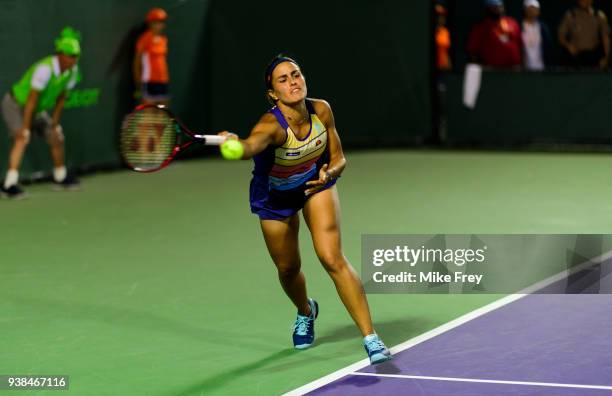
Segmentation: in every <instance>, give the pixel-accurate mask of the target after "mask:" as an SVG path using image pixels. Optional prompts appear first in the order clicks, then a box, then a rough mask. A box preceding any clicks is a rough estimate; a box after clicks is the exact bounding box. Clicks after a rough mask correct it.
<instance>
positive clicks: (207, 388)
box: [173, 348, 296, 396]
mask: <svg viewBox="0 0 612 396" xmlns="http://www.w3.org/2000/svg"><path fill="white" fill-rule="evenodd" d="M295 354H296V351H295V350H294V349H293V348H287V349H283V350H281V351H278V352H276V353H273V354H271V355H269V356H266V357H264V358H262V359H259V360H255V361H253V362H251V363H248V364H243V365H241V366H238V367H236V368H234V369H231V370H229V371H225V372H224V373H223V374H219V375H215V376H213V377H210V378H208V379H206V380H204V381H202V382H200V383H198V384H196V385H194V386H192V387H190V388H189V389H184V390H182V391H179V392H178V393H176V395H178V396H188V395H202V394H206V393H208V392H213V391H215V390H218V389H219V388H222V387H223V386H225V385H227V384H228V383H230V382H232V381H235V380H237V379H238V378H239V377H241V376H244V375H248V374H251V372H252V371H255V370H260V369H261V368H262V367H264V366H267V365H268V364H271V363H274V362H276V361H278V360H281V359H284V358H287V357H289V356H291V355H295ZM173 394H174V393H173Z"/></svg>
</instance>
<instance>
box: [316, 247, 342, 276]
mask: <svg viewBox="0 0 612 396" xmlns="http://www.w3.org/2000/svg"><path fill="white" fill-rule="evenodd" d="M318 256H319V261H320V262H321V264H322V265H323V268H325V270H326V271H327V272H329V273H330V274H334V273H339V272H341V271H343V270H344V269H345V268H346V260H345V259H344V257H343V256H342V254H339V253H335V252H329V253H322V254H319V255H318Z"/></svg>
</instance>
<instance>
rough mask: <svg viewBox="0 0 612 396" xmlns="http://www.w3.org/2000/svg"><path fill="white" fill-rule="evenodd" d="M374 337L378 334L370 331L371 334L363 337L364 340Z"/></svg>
mask: <svg viewBox="0 0 612 396" xmlns="http://www.w3.org/2000/svg"><path fill="white" fill-rule="evenodd" d="M375 338H378V334H376V333H372V334H368V335H367V336H365V337H363V339H364V341H366V342H367V341H371V340H373V339H375Z"/></svg>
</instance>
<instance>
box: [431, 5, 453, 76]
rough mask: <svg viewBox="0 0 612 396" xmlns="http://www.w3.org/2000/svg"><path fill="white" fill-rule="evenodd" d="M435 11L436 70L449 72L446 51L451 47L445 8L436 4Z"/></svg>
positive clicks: (449, 67)
mask: <svg viewBox="0 0 612 396" xmlns="http://www.w3.org/2000/svg"><path fill="white" fill-rule="evenodd" d="M435 10H436V17H437V18H436V66H437V67H438V70H450V69H451V68H452V64H451V60H450V55H449V53H448V51H449V50H450V47H451V38H450V33H449V31H448V29H447V28H446V14H447V12H446V7H444V5H443V4H441V3H437V4H436V5H435Z"/></svg>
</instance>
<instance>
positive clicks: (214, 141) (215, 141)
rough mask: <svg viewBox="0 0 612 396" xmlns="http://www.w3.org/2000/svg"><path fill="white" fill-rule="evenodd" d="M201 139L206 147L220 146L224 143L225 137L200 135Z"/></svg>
mask: <svg viewBox="0 0 612 396" xmlns="http://www.w3.org/2000/svg"><path fill="white" fill-rule="evenodd" d="M202 139H204V144H205V145H207V146H220V145H222V144H223V142H225V139H226V137H225V136H219V135H202Z"/></svg>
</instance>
